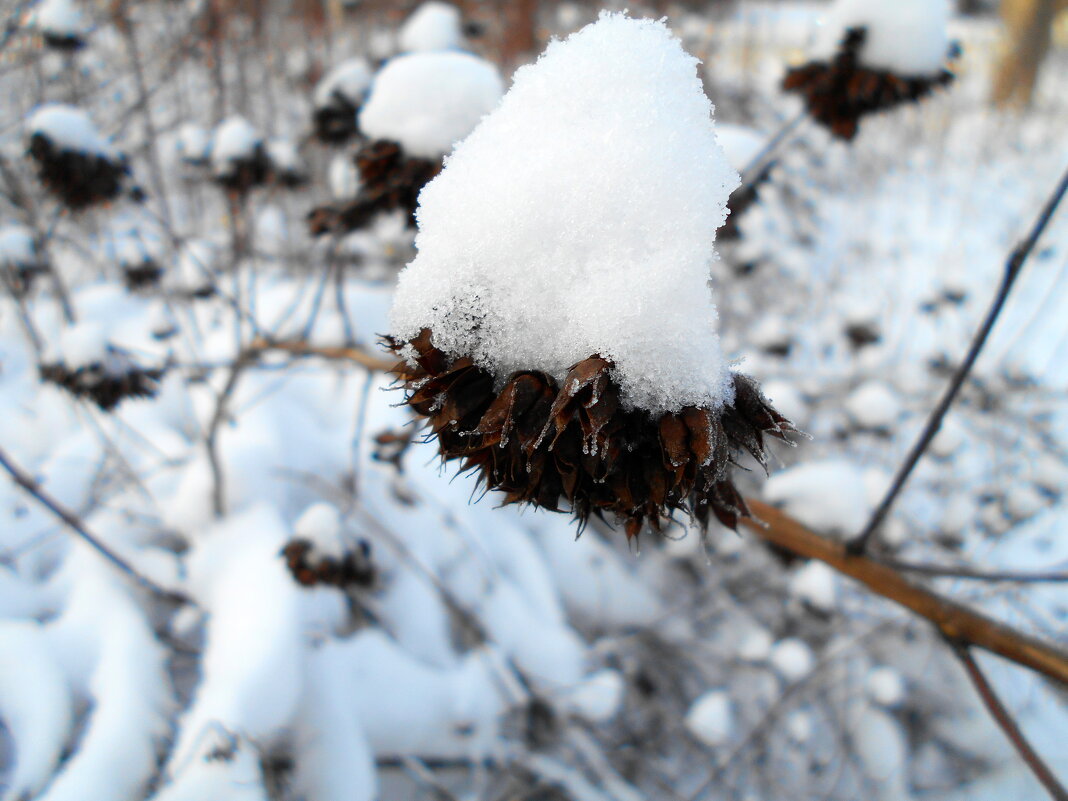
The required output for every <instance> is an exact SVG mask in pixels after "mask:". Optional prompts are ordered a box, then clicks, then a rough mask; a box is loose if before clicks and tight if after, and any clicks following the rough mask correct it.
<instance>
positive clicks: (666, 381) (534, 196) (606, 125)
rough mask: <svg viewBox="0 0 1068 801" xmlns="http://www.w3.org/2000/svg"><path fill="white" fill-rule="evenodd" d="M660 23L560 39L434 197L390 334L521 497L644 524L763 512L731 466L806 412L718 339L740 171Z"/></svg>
mask: <svg viewBox="0 0 1068 801" xmlns="http://www.w3.org/2000/svg"><path fill="white" fill-rule="evenodd" d="M696 66H697V61H696V59H694V58H692V57H691V56H689V55H687V54H686V53H685V52H684V51H683V49H682V47H681V45H680V44H679V42H678V40H677V39H675V38H674V37H673V36H672V35H671V33H670V32H669V31H668V29H667V28H666V27H665V25H664V24H663V23H662V22H654V21H651V20H634V19H629V18H628V17H626V16H625V15H622V14H609V13H602V15H601V17H600V18H599V20H598V21H597V22H596V23H594V24H593V25H590V26H588V27H586V28H584V29H583V30H581V31H580V32H578V33H577V34H574V35H573V36H571V37H570V38H569V39H568V40H566V41H564V42H553V43H552V44H550V45H549V48H548V50H547V51H546V52H545V54H544V55H543V56H542V57H541V59H539V61H538V63H537V64H535V65H534V66H532V67H524V68H522V69H521V70H519V71H518V72H517V73H516V78H515V84H514V85H513V87H512V89H511V91H510V92H509V93H508V95H506V96H505V98H504V100H503V101H502V103H501V105H500V107H499V108H498V109H497V110H496V111H495V112H494V113H493V114H491V115H490V116H488V117H487V118H486V119H485V120H483V122H482V123H481V124H480V126H479V127H478V128H477V129H476V130H475V131H474V133H472V134H471V136H470V137H468V138H467V139H466V140H465V141H464V142H462V143H461V144H460V145H458V146H457V148H456V150H455V152H454V153H453V155H452V156H450V157H449V158H448V159H447V161H446V166H445V169H444V171H443V172H442V174H441V175H440V176H439V177H438V178H436V179H435V180H434V181H432V182H431V183H430V184H428V185H427V187H426V188H425V189H424V190H423V193H422V195H421V196H420V207H419V211H418V219H419V226H420V232H419V235H418V238H417V242H416V244H417V247H418V249H419V254H418V256H417V257H416V259H415V261H413V262H412V263H411V264H410V265H408V267H407V268H406V270H405V272H404V273H403V274H402V276H401V280H400V285H399V287H398V290H397V293H396V296H395V302H394V307H393V319H392V325H393V330H394V332H395V336H394V337H392V338H390V339H389V345H390V347H391V348H392V349H393V350H394V351H395V352H397V353H399V354H400V355H402V356H404V357H405V359H406V361H404V362H401V364H399V365H398V367H397V372H398V374H399V375H400V376H401V378H402V379H403V380H404V381H405V383H406V386H407V389H408V390H409V393H410V394H409V395H408V398H407V400H408V403H409V405H410V406H411V407H412V408H413V409H414V410H415V411H416V412H418V413H419V414H422V415H424V416H426V417H427V418H429V421H430V426H431V429H432V431H433V433H434V434H435V435H436V436H437V439H438V445H439V448H440V449H441V453H442V455H443V456H444V458H446V459H462V460H463V466H464V469H471V470H477V471H478V472H479V473H480V477H481V479H482V480H483V481H484V482H485V483H486V485H487V487H490V488H494V489H498V490H501V491H503V492H505V493H507V494H506V498H505V503H530V504H534V505H537V506H541V507H543V508H548V509H553V510H559V508H560V502H561V499H564V500H566V502H567V506H568V507H569V508H570V510H571V511H572V512H573V513H574V514H575V516H576V517H577V518H578V519H579V520H580V521H582V522H585V521H586V520H587V519H588V518H589V516H590V515H591V514H594V515H598V516H601V515H604V514H605V513H610V514H612V515H613V516H614V517H615V518H616V519H617V520H619V521H620V522H622V523H624V524H625V526H626V532H627V535H628V537H633V536H636V535H637V534H638V532H639V531H641V529H642V527H643V525H644V524H645V523H646V522H648V523H649V524H650V525H651V526H652V527H653V528H654V529H657V530H659V529H660V528H661V526H662V524H663V522H664V519H665V518H669V517H670V516H671V515H672V514H673V513H674V512H675V511H676V510H683V511H685V512H687V513H688V514H689V515H690V516H691V517H692V518H693V519H694V520H696V521H697V522H698V523H700V524H701V525H705V524H706V523H707V522H708V519H709V514H710V513H713V514H715V515H716V517H717V518H718V519H719V520H720V521H721V522H723V523H724V524H725V525H728V526H734V525H735V524H736V523H737V520H738V518H739V517H741V516H745V515H747V514H748V510H747V509H746V505H745V502H744V501H743V500H742V498H741V496H740V495H739V494H738V491H737V489H736V488H735V487H734V485H733V483H732V482H731V479H730V473H729V470H730V463H731V461H732V459H733V458H735V457H736V455H737V453H738V452H739V451H742V450H745V451H748V452H749V453H750V454H752V455H753V457H754V458H756V459H757V460H759V461H760V462H761V463H762V464H766V461H765V460H766V454H765V451H764V444H763V435H764V434H765V433H767V434H770V435H771V436H775V437H778V438H780V439H786V435H787V434H788V433H789V432H791V431H792V430H793V428H792V427H791V425H790V424H789V423H788V422H787V421H786V420H785V419H784V418H783V417H782V416H781V415H779V414H778V413H777V412H775V410H774V409H772V408H771V407H770V406H769V405H768V403H767V401H766V400H765V399H764V397H763V396H762V395H761V393H760V391H759V389H758V388H757V387H756V385H755V384H754V383H753V382H752V381H751V380H749V379H747V378H746V377H744V376H741V375H737V374H734V373H732V372H731V370H730V369H729V366H728V364H727V362H726V360H725V359H724V358H723V354H722V352H721V350H720V343H719V338H718V335H717V331H716V312H715V308H714V307H713V305H712V297H711V290H710V288H709V285H708V274H709V263H710V261H711V260H712V258H713V256H714V253H713V244H714V242H715V237H716V228H717V227H719V226H720V225H722V223H723V221H724V218H725V217H726V203H727V199H728V196H729V194H730V192H731V190H732V189H734V187H736V186H737V185H738V175H737V173H735V172H734V170H732V169H731V167H730V165H729V164H728V163H727V160H726V157H725V156H724V154H723V151H722V149H721V148H720V146H719V144H718V143H717V141H716V136H715V132H714V130H713V127H712V106H711V104H710V103H709V102H708V99H707V98H706V97H705V96H704V93H703V91H702V86H701V82H700V80H699V79H698V77H697V70H696Z"/></svg>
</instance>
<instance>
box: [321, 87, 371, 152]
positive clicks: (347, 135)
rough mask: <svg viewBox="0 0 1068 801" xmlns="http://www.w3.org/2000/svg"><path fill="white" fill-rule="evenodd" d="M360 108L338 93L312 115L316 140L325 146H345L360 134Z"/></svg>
mask: <svg viewBox="0 0 1068 801" xmlns="http://www.w3.org/2000/svg"><path fill="white" fill-rule="evenodd" d="M359 111H360V110H359V108H358V107H356V106H354V105H353V104H352V103H350V102H349V100H348V99H347V98H345V97H343V96H342V95H340V94H338V93H337V92H335V93H334V95H333V96H332V97H331V98H330V103H329V104H327V105H325V106H320V107H319V108H317V109H315V111H314V112H313V113H312V127H313V128H314V129H315V138H316V139H318V140H319V141H320V142H322V143H323V144H324V145H343V144H344V143H345V142H347V141H349V140H350V139H353V138H354V137H356V136H357V135H358V134H359V132H360V127H359V124H358V122H357V116H356V115H357V114H359Z"/></svg>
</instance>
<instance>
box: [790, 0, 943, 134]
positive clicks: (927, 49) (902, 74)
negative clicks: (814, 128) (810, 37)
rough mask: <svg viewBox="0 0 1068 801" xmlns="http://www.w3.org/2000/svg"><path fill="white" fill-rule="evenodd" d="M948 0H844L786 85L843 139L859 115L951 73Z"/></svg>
mask: <svg viewBox="0 0 1068 801" xmlns="http://www.w3.org/2000/svg"><path fill="white" fill-rule="evenodd" d="M948 20H949V4H948V2H947V0H903V2H898V3H886V2H884V0H838V2H837V3H836V4H835V6H834V7H833V8H832V9H831V11H830V17H829V19H828V22H827V24H826V25H825V26H824V29H823V34H822V36H821V39H820V41H819V43H818V44H817V47H816V52H815V53H814V57H813V59H812V60H811V61H809V62H808V63H806V64H803V65H801V66H799V67H795V68H793V69H791V70H790V71H789V72H787V74H786V77H785V78H784V79H783V89H784V90H785V91H787V92H794V93H797V94H800V95H801V96H802V97H803V98H804V101H805V106H806V108H807V110H808V113H809V114H811V115H812V117H813V119H815V120H816V121H817V122H818V123H820V124H821V125H823V126H824V127H825V128H827V129H829V130H830V132H831V134H832V135H834V136H836V137H838V138H839V139H844V140H847V141H848V140H851V139H853V137H855V136H856V134H857V130H858V127H859V124H860V120H861V119H862V118H863V117H865V116H867V115H869V114H874V113H876V112H880V111H886V110H888V109H891V108H894V107H895V106H899V105H901V104H903V103H910V102H915V101H918V100H920V99H922V98H924V97H926V96H927V95H929V94H931V92H932V91H934V89H936V88H937V87H940V86H946V85H948V84H950V83H951V82H952V81H953V78H954V76H953V73H952V72H950V71H949V70H947V69H946V68H945V64H946V62H947V60H948V59H949V58H950V57H951V56H952V48H951V46H950V43H949V40H948V38H947V33H946V27H947V24H948Z"/></svg>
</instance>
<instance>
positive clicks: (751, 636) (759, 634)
mask: <svg viewBox="0 0 1068 801" xmlns="http://www.w3.org/2000/svg"><path fill="white" fill-rule="evenodd" d="M774 644H775V640H774V639H773V638H772V636H771V632H770V631H768V630H767V629H766V628H764V627H763V626H754V627H753V628H752V629H750V630H749V631H747V632H746V633H745V635H744V636H743V637H742V639H741V642H740V643H739V644H738V658H739V659H742V660H745V661H746V662H764V661H766V660H767V659H768V658H769V657H770V656H771V648H772V646H773V645H774Z"/></svg>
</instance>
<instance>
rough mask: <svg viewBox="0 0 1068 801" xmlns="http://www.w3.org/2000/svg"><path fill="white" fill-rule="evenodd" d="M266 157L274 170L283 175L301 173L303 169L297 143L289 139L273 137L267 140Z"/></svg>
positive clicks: (302, 161)
mask: <svg viewBox="0 0 1068 801" xmlns="http://www.w3.org/2000/svg"><path fill="white" fill-rule="evenodd" d="M266 150H267V158H268V160H269V161H270V162H271V166H272V167H273V168H274V169H275V171H277V172H280V173H283V174H285V175H301V174H303V173H304V171H305V165H304V160H303V159H302V158H301V157H300V151H299V150H298V149H297V145H296V143H295V142H293V140H291V139H282V138H280V137H274V138H272V139H268V140H267V146H266Z"/></svg>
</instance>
